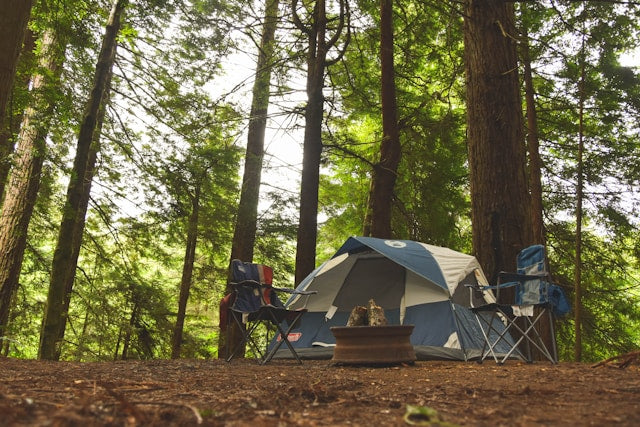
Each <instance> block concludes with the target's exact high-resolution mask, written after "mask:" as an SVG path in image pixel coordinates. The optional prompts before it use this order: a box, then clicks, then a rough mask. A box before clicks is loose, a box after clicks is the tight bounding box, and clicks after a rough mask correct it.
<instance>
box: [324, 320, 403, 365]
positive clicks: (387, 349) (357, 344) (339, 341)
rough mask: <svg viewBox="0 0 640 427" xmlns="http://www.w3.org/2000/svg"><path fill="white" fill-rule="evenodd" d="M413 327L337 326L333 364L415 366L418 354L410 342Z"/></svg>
mask: <svg viewBox="0 0 640 427" xmlns="http://www.w3.org/2000/svg"><path fill="white" fill-rule="evenodd" d="M412 331H413V325H385V326H334V327H332V328H331V332H332V333H333V335H334V336H335V338H336V346H335V348H334V350H333V358H332V359H331V361H332V362H333V363H344V364H395V363H413V362H415V360H416V354H415V352H414V351H413V346H412V345H411V342H410V341H409V337H410V336H411V332H412Z"/></svg>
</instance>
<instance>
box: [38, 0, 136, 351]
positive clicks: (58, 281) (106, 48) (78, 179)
mask: <svg viewBox="0 0 640 427" xmlns="http://www.w3.org/2000/svg"><path fill="white" fill-rule="evenodd" d="M125 5H126V0H117V1H116V2H114V4H113V8H112V10H111V14H110V16H109V21H108V23H107V27H106V33H105V35H104V39H103V41H102V48H101V50H100V54H99V56H98V64H97V66H96V73H95V76H94V85H93V89H92V91H91V96H90V97H89V100H88V102H87V105H86V107H85V112H84V116H83V120H82V124H81V126H80V132H79V135H78V145H77V148H76V157H75V160H74V163H73V171H72V174H71V179H70V181H69V187H68V189H67V200H66V202H65V206H64V209H63V214H62V222H61V224H60V230H59V233H58V242H57V245H56V249H55V251H54V255H53V265H52V271H51V282H50V284H49V292H48V295H47V309H46V313H45V317H44V319H43V327H42V336H41V340H40V350H39V357H40V358H41V359H50V360H56V359H57V357H58V354H59V348H58V347H59V343H60V341H59V336H60V330H61V328H62V325H63V323H64V322H65V319H66V315H65V313H64V312H63V306H64V300H65V292H66V291H67V289H66V283H68V282H67V280H68V277H69V275H70V274H73V273H72V270H73V269H75V268H76V265H75V264H74V263H73V259H72V256H73V247H74V246H73V236H74V234H75V233H74V230H75V229H76V223H77V220H78V213H79V209H80V203H81V200H82V195H83V191H82V190H83V188H84V179H85V176H86V174H87V168H88V157H89V152H90V148H91V142H92V141H93V135H94V132H95V130H96V125H97V121H98V116H99V112H100V106H101V104H102V101H103V98H104V94H105V92H106V84H107V81H108V78H109V74H110V73H111V69H112V67H113V62H114V58H115V51H116V44H117V41H116V37H117V35H118V31H119V29H120V17H121V15H122V13H123V11H124V8H125Z"/></svg>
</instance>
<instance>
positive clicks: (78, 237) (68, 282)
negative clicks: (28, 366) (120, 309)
mask: <svg viewBox="0 0 640 427" xmlns="http://www.w3.org/2000/svg"><path fill="white" fill-rule="evenodd" d="M111 76H112V74H111V73H109V76H108V77H107V83H106V85H107V90H106V92H105V94H104V100H103V102H102V104H101V106H100V112H99V113H98V121H97V123H96V130H95V132H94V133H93V142H92V143H91V147H90V148H89V157H88V159H87V171H86V175H85V177H84V181H83V188H82V198H81V199H80V204H79V205H78V218H77V220H76V223H75V224H74V230H73V238H72V245H73V247H72V248H71V251H72V252H71V258H70V263H71V264H72V265H77V263H78V257H79V256H80V249H81V248H82V235H83V234H84V226H85V218H86V216H87V210H88V208H89V199H90V198H91V184H92V182H93V177H94V175H95V173H96V162H97V160H98V153H99V152H100V136H101V134H102V125H103V123H104V118H105V115H106V110H107V100H108V98H109V88H110V86H111ZM75 278H76V269H75V268H72V269H71V270H70V271H69V275H68V276H67V277H66V279H65V292H64V302H63V306H62V312H63V313H64V319H63V321H62V325H61V326H60V330H59V333H58V340H62V339H63V338H64V333H65V330H66V327H67V322H68V320H69V306H70V305H71V294H72V291H73V283H74V281H75ZM58 350H59V349H58ZM59 358H60V353H58V355H57V356H56V359H59Z"/></svg>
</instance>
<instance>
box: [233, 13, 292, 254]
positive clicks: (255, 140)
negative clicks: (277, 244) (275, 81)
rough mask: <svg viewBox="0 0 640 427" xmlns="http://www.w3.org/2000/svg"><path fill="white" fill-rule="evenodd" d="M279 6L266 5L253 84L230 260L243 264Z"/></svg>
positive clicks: (252, 222)
mask: <svg viewBox="0 0 640 427" xmlns="http://www.w3.org/2000/svg"><path fill="white" fill-rule="evenodd" d="M279 4H280V2H279V0H266V2H265V16H264V27H263V29H262V40H261V41H260V50H259V52H258V63H257V67H256V80H255V82H254V84H253V94H252V101H251V115H250V117H249V131H248V135H247V152H246V156H245V164H244V174H243V177H242V192H241V193H240V203H239V205H238V218H237V220H236V227H235V231H234V235H233V244H232V247H231V259H240V260H242V261H244V262H252V261H253V246H254V243H255V238H256V229H257V217H258V201H259V195H260V179H261V176H262V161H263V159H264V135H265V128H266V126H267V112H268V107H269V98H270V87H271V70H272V66H273V64H272V62H273V51H274V46H275V32H276V28H277V26H278V7H279Z"/></svg>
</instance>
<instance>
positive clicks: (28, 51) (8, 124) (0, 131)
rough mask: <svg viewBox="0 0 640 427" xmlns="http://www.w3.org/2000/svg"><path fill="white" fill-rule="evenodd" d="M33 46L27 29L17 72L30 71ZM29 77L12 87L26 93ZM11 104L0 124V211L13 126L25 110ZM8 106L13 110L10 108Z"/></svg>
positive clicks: (7, 172)
mask: <svg viewBox="0 0 640 427" xmlns="http://www.w3.org/2000/svg"><path fill="white" fill-rule="evenodd" d="M35 45H36V35H35V33H34V32H33V31H31V30H29V29H28V28H27V30H26V31H25V37H24V43H23V45H22V52H21V53H20V59H19V61H18V70H20V69H21V68H25V69H29V70H31V69H32V65H33V61H34V58H35V55H34V49H35ZM17 73H18V74H20V72H19V71H17ZM31 77H32V76H31V74H30V73H27V72H24V73H23V75H22V77H21V78H20V79H19V80H18V81H16V82H15V83H14V87H15V88H16V89H18V88H20V89H21V90H23V91H25V92H26V91H28V90H29V83H30V82H31ZM14 91H15V90H14ZM11 104H12V103H11V102H9V104H8V105H7V106H6V112H5V119H4V123H1V124H0V209H1V205H2V202H1V200H2V199H3V196H4V189H5V185H6V184H7V178H8V176H9V171H10V170H11V162H10V160H9V159H10V156H11V154H13V150H14V146H15V140H16V135H17V133H18V131H19V129H20V128H19V127H18V126H15V124H17V123H21V122H22V119H23V116H24V110H25V108H23V107H24V106H17V107H13V106H12V105H11ZM10 106H11V107H13V108H10Z"/></svg>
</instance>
